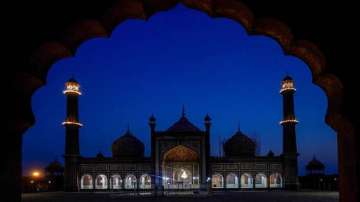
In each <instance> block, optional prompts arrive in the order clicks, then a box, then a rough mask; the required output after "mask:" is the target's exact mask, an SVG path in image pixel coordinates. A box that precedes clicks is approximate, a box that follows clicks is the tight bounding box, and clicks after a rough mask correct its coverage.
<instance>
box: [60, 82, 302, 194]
mask: <svg viewBox="0 0 360 202" xmlns="http://www.w3.org/2000/svg"><path fill="white" fill-rule="evenodd" d="M63 93H64V94H65V95H66V99H67V113H66V115H67V116H66V119H65V121H64V122H63V125H64V127H65V154H64V158H65V170H64V177H65V178H64V181H65V190H66V191H72V192H74V191H75V192H77V191H120V190H122V191H126V190H143V191H146V190H149V191H150V190H218V191H220V190H226V189H244V190H245V189H249V190H250V189H297V188H298V170H297V168H298V165H297V158H298V153H297V145H296V124H297V123H298V121H297V120H296V118H295V113H294V93H295V87H294V81H293V79H292V78H291V77H289V76H286V77H285V78H284V79H283V80H282V82H281V89H280V94H281V95H282V96H283V120H282V121H280V124H281V125H282V128H283V151H282V154H280V155H274V153H273V152H271V151H269V153H268V154H267V155H263V156H261V155H257V154H256V147H257V144H256V141H254V139H252V138H250V137H249V136H247V135H246V134H244V133H243V132H242V131H241V130H240V129H238V130H237V131H235V132H234V135H233V136H231V137H230V138H229V139H228V140H226V141H225V143H224V144H223V151H224V155H223V156H220V157H215V156H211V155H210V146H211V145H210V136H211V125H212V122H211V118H210V116H209V115H206V116H205V117H204V126H203V127H202V128H199V127H197V126H195V125H194V124H193V123H191V121H190V120H189V119H188V118H187V117H186V114H185V112H184V111H183V113H182V115H181V117H180V118H179V120H178V121H177V122H175V123H173V124H172V125H171V126H170V127H169V128H168V129H166V130H162V131H160V130H157V128H156V118H155V117H154V116H153V115H152V116H151V117H150V118H149V122H148V124H149V131H150V132H149V133H150V136H151V145H150V146H151V152H150V156H145V155H144V150H145V148H144V144H143V143H142V142H141V140H139V139H138V138H136V136H135V135H134V134H132V132H131V131H130V130H129V129H128V130H127V131H126V132H125V134H123V135H122V136H120V137H119V138H117V139H116V140H115V141H114V142H113V144H112V156H111V157H105V156H104V155H102V154H101V153H99V154H97V155H96V156H95V157H83V156H82V155H81V154H80V149H79V148H80V142H79V131H80V128H81V127H82V124H81V123H80V120H79V116H78V109H79V106H78V99H79V96H80V95H81V91H80V85H79V83H78V82H77V81H76V80H74V79H70V80H68V81H67V82H66V84H65V90H64V91H63Z"/></svg>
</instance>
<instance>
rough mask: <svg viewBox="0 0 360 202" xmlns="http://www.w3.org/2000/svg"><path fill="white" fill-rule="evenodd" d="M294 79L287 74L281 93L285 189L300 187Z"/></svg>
mask: <svg viewBox="0 0 360 202" xmlns="http://www.w3.org/2000/svg"><path fill="white" fill-rule="evenodd" d="M295 91H296V89H295V86H294V81H293V79H292V78H291V77H290V76H286V77H285V78H284V79H283V81H282V83H281V90H280V94H281V95H282V96H283V120H282V121H280V124H281V125H282V126H283V154H282V156H283V162H284V164H283V166H284V167H283V169H284V174H283V175H284V186H285V189H297V188H298V162H297V156H298V153H297V145H296V131H295V128H296V124H297V123H298V121H297V120H296V117H295V112H294V93H295Z"/></svg>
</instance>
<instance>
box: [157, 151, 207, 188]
mask: <svg viewBox="0 0 360 202" xmlns="http://www.w3.org/2000/svg"><path fill="white" fill-rule="evenodd" d="M162 170H163V172H162V173H163V186H164V187H165V188H166V189H189V188H199V184H200V182H199V157H198V154H197V153H196V152H195V151H194V150H192V149H190V148H188V147H186V146H184V145H178V146H175V147H173V148H171V149H169V150H168V151H167V152H165V153H164V155H163V162H162Z"/></svg>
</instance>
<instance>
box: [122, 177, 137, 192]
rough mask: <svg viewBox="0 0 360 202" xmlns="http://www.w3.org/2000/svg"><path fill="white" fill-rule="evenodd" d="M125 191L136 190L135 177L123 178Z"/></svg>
mask: <svg viewBox="0 0 360 202" xmlns="http://www.w3.org/2000/svg"><path fill="white" fill-rule="evenodd" d="M124 187H125V189H136V188H137V180H136V177H135V175H132V174H130V175H127V176H126V178H125V185H124Z"/></svg>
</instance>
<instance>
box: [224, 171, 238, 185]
mask: <svg viewBox="0 0 360 202" xmlns="http://www.w3.org/2000/svg"><path fill="white" fill-rule="evenodd" d="M226 188H230V189H233V188H239V180H238V177H237V175H235V174H234V173H230V174H228V175H227V176H226Z"/></svg>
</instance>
